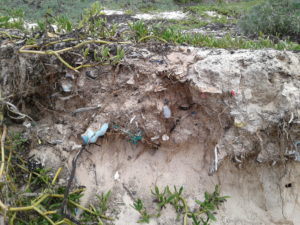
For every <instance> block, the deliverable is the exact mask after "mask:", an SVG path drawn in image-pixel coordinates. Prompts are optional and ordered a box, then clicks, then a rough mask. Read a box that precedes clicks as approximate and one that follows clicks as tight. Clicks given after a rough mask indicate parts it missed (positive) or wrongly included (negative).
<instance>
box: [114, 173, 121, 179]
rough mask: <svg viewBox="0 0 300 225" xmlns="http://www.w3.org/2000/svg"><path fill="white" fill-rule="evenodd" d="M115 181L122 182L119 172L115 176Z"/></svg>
mask: <svg viewBox="0 0 300 225" xmlns="http://www.w3.org/2000/svg"><path fill="white" fill-rule="evenodd" d="M114 180H120V174H119V171H117V172H116V173H115V175H114Z"/></svg>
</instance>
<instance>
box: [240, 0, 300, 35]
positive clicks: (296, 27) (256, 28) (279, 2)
mask: <svg viewBox="0 0 300 225" xmlns="http://www.w3.org/2000/svg"><path fill="white" fill-rule="evenodd" d="M240 26H241V28H242V29H243V31H244V32H245V33H247V34H255V33H256V34H257V33H264V34H267V35H276V36H280V37H282V36H298V38H299V35H300V0H267V1H265V2H263V3H262V4H260V5H257V6H255V7H254V8H252V9H251V10H250V12H249V13H247V14H246V15H244V16H243V17H242V19H241V21H240Z"/></svg>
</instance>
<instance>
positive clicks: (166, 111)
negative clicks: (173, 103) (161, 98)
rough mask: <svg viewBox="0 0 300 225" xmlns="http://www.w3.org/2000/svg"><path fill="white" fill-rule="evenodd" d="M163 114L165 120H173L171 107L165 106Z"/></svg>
mask: <svg viewBox="0 0 300 225" xmlns="http://www.w3.org/2000/svg"><path fill="white" fill-rule="evenodd" d="M163 114H164V118H166V119H168V118H171V115H172V113H171V110H170V108H169V106H167V105H164V106H163Z"/></svg>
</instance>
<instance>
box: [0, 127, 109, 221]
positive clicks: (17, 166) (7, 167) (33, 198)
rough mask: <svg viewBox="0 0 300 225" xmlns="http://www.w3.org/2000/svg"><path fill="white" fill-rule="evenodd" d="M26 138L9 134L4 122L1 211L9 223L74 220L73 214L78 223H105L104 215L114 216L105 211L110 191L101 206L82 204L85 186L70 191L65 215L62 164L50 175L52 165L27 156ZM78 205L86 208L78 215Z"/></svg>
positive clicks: (101, 198) (80, 207)
mask: <svg viewBox="0 0 300 225" xmlns="http://www.w3.org/2000/svg"><path fill="white" fill-rule="evenodd" d="M4 142H5V143H4ZM27 142H28V141H27V139H26V138H24V137H23V136H22V135H21V134H20V133H16V132H9V134H8V135H7V128H6V126H5V125H4V126H3V129H2V138H1V162H2V163H1V167H0V178H1V179H0V191H1V196H0V214H1V216H2V217H3V218H4V220H5V221H6V222H7V223H8V224H10V225H12V224H17V225H27V224H32V225H37V224H42V225H48V224H51V225H58V224H73V223H72V222H71V221H70V218H71V217H72V218H73V219H72V220H79V223H82V222H83V220H85V219H86V217H89V220H88V221H85V222H91V223H95V222H97V223H98V224H102V225H103V223H102V221H101V219H105V220H112V219H111V218H109V217H106V216H105V215H104V214H105V212H106V210H107V209H108V199H109V196H110V192H108V193H106V194H102V195H101V196H99V197H98V200H99V207H98V208H95V207H93V206H90V207H89V208H86V207H84V206H82V205H80V204H79V200H80V198H81V197H82V192H83V189H75V190H73V191H71V192H70V194H69V195H68V196H67V197H66V200H67V209H68V212H70V214H69V217H68V218H66V217H65V215H62V214H61V213H60V212H61V211H60V209H61V205H62V202H63V201H64V199H65V196H64V193H65V190H66V187H65V186H61V185H58V184H56V181H57V179H58V177H59V175H60V172H61V170H62V168H59V169H58V170H57V171H56V172H55V173H54V175H51V173H50V170H49V169H45V168H43V167H42V165H37V164H36V163H37V162H36V161H35V160H33V159H29V160H24V158H25V157H26V151H25V150H26V145H27ZM79 209H81V210H82V211H83V214H82V215H81V216H78V210H79ZM76 216H77V218H76V219H75V217H76Z"/></svg>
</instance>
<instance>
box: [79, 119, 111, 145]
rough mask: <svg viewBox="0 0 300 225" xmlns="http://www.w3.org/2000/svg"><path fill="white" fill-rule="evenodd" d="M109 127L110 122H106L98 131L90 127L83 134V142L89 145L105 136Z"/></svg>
mask: <svg viewBox="0 0 300 225" xmlns="http://www.w3.org/2000/svg"><path fill="white" fill-rule="evenodd" d="M107 129H108V123H104V124H103V125H102V126H101V128H100V129H99V130H97V131H96V132H95V131H93V130H92V129H90V128H88V129H87V130H86V132H85V133H84V134H82V135H81V139H82V143H83V144H84V145H87V144H89V143H96V141H97V139H98V138H99V137H101V136H104V134H105V133H106V131H107Z"/></svg>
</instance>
